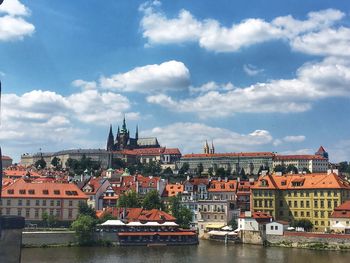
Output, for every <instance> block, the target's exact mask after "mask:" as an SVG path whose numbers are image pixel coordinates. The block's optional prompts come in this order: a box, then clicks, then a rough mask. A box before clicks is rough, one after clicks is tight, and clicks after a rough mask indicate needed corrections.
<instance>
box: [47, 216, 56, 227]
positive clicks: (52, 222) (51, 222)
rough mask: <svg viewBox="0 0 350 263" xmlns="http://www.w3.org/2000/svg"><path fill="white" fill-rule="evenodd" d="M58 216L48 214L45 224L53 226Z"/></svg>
mask: <svg viewBox="0 0 350 263" xmlns="http://www.w3.org/2000/svg"><path fill="white" fill-rule="evenodd" d="M57 222H58V218H57V217H55V216H54V215H49V216H48V218H47V224H48V226H49V227H55V226H56V225H57Z"/></svg>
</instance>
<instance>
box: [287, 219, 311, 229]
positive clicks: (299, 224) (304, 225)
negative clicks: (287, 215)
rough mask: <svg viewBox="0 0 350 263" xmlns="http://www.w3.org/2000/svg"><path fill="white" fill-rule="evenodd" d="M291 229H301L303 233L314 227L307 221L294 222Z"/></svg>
mask: <svg viewBox="0 0 350 263" xmlns="http://www.w3.org/2000/svg"><path fill="white" fill-rule="evenodd" d="M292 226H293V227H302V228H304V230H305V231H310V230H311V229H312V228H313V227H314V225H313V223H312V222H311V221H310V220H309V219H300V220H295V221H294V222H293V224H292Z"/></svg>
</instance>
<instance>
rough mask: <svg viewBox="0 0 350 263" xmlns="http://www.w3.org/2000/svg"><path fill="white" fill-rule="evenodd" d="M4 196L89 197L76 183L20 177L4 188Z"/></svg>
mask: <svg viewBox="0 0 350 263" xmlns="http://www.w3.org/2000/svg"><path fill="white" fill-rule="evenodd" d="M2 197H3V198H50V199H65V198H66V199H87V196H86V195H85V194H84V193H83V192H82V191H81V190H80V189H79V188H78V187H77V186H76V185H75V184H67V183H52V182H36V181H31V180H24V179H18V180H16V181H15V182H14V183H13V184H11V185H9V186H7V187H5V188H4V189H3V190H2Z"/></svg>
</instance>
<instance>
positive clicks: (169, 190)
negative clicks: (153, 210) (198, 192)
mask: <svg viewBox="0 0 350 263" xmlns="http://www.w3.org/2000/svg"><path fill="white" fill-rule="evenodd" d="M183 191H184V186H183V185H182V184H167V185H166V186H165V191H164V192H163V196H164V197H171V196H176V195H178V194H179V193H183Z"/></svg>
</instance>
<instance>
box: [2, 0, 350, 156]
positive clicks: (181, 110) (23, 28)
mask: <svg viewBox="0 0 350 263" xmlns="http://www.w3.org/2000/svg"><path fill="white" fill-rule="evenodd" d="M349 11H350V2H349V1H342V0H339V1H338V0H337V1H335V0H329V1H325V0H320V1H314V0H305V1H298V5H296V4H295V1H292V0H289V1H278V0H276V1H258V0H256V1H253V0H244V1H243V0H242V1H241V0H237V1H229V0H216V1H186V0H179V1H147V2H144V1H114V0H104V1H100V0H84V1H82V0H75V1H60V0H51V1H45V0H35V1H29V0H20V1H19V0H5V1H4V3H3V4H2V5H1V6H0V79H1V80H2V84H3V96H2V112H1V115H2V118H1V130H0V142H1V146H2V148H3V152H4V154H6V155H10V156H12V157H13V158H14V159H15V161H18V160H19V159H20V155H21V154H22V153H33V152H38V151H39V149H42V151H45V152H47V151H56V150H61V149H69V148H105V145H106V138H107V134H108V127H109V125H110V124H112V125H113V128H114V131H116V128H117V125H118V124H120V123H121V121H122V118H123V116H124V115H126V118H127V124H128V127H129V128H130V131H131V134H133V133H134V131H135V126H136V124H139V128H140V133H141V135H143V136H157V137H158V139H159V141H160V143H161V144H162V145H164V146H167V147H179V148H180V149H181V151H182V153H192V152H202V146H203V143H204V141H205V140H206V139H207V140H208V141H212V140H213V141H214V144H215V146H216V151H217V152H237V151H239V152H242V151H274V152H278V153H313V152H315V151H316V150H317V148H318V147H319V146H320V145H323V146H324V147H325V148H326V149H327V150H328V151H329V154H330V158H331V160H332V161H342V160H350V122H349V116H350V12H349Z"/></svg>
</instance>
